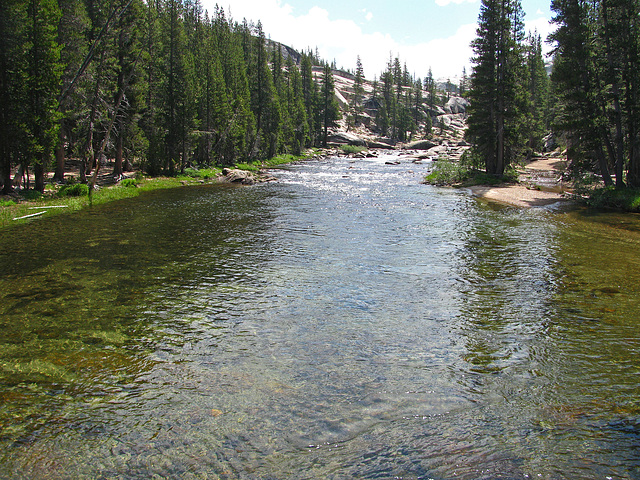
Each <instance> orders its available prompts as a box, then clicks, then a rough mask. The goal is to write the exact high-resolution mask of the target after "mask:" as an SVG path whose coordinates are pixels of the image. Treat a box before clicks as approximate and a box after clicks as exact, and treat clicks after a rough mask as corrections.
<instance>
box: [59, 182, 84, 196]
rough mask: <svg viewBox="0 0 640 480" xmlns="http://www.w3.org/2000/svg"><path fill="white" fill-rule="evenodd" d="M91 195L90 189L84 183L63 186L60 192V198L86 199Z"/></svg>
mask: <svg viewBox="0 0 640 480" xmlns="http://www.w3.org/2000/svg"><path fill="white" fill-rule="evenodd" d="M87 195H89V187H88V186H87V185H86V184H84V183H74V184H71V185H63V186H62V188H61V189H60V190H58V196H59V197H84V196H87Z"/></svg>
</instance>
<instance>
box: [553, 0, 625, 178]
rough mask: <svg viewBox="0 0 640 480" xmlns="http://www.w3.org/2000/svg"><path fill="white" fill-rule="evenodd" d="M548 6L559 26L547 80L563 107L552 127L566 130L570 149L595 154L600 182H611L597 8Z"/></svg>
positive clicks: (568, 3) (576, 3) (571, 2)
mask: <svg viewBox="0 0 640 480" xmlns="http://www.w3.org/2000/svg"><path fill="white" fill-rule="evenodd" d="M551 8H552V10H553V11H554V13H555V17H554V19H553V21H554V23H556V24H557V25H558V28H557V30H556V31H555V32H554V33H553V35H552V36H551V39H552V40H554V41H555V42H556V43H557V47H556V56H555V63H554V69H553V75H552V79H553V82H554V85H555V89H556V91H557V92H558V93H559V94H560V96H561V98H562V107H563V110H562V112H561V113H560V115H559V116H558V119H557V120H558V123H557V125H556V127H557V128H558V129H560V130H563V131H565V132H567V134H568V137H569V143H570V146H569V147H570V148H569V154H570V155H571V156H573V155H576V156H583V155H586V156H590V155H593V156H595V158H596V161H597V165H598V169H599V170H600V173H601V175H602V179H603V181H604V182H605V184H606V185H612V184H613V181H612V179H611V174H610V163H611V162H610V159H612V158H615V153H614V152H613V142H612V141H611V138H610V132H609V131H608V124H609V122H608V120H607V118H606V117H607V115H606V104H607V102H606V100H605V97H604V93H605V91H604V85H603V84H602V77H603V71H602V65H601V64H600V63H599V60H598V59H599V58H600V53H599V52H598V51H597V47H598V46H599V42H598V41H597V38H596V37H597V35H596V33H597V28H598V27H597V22H596V19H597V10H596V9H595V7H594V5H593V4H591V3H590V2H584V1H582V0H553V1H552V3H551ZM605 148H606V149H607V152H606V153H605Z"/></svg>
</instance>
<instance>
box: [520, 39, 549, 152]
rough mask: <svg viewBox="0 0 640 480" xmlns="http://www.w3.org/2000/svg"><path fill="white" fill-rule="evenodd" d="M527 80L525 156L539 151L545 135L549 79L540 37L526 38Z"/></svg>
mask: <svg viewBox="0 0 640 480" xmlns="http://www.w3.org/2000/svg"><path fill="white" fill-rule="evenodd" d="M526 56H527V58H526V60H527V78H528V91H529V98H530V102H529V115H528V117H529V119H528V121H527V122H526V129H527V136H528V142H527V156H528V157H531V155H532V154H533V152H534V151H536V150H538V149H540V147H541V143H542V138H543V137H544V135H545V134H546V133H547V127H548V125H547V124H546V116H547V115H546V112H547V102H548V97H549V77H548V75H547V71H546V69H545V66H544V59H543V57H542V39H541V37H540V35H537V34H536V35H529V37H528V38H527V54H526Z"/></svg>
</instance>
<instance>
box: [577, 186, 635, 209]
mask: <svg viewBox="0 0 640 480" xmlns="http://www.w3.org/2000/svg"><path fill="white" fill-rule="evenodd" d="M587 205H589V206H590V207H593V208H612V209H616V210H624V211H626V212H636V213H639V212H640V189H637V188H615V187H613V186H610V187H604V188H596V189H594V190H593V191H592V192H591V194H590V196H589V197H588V198H587Z"/></svg>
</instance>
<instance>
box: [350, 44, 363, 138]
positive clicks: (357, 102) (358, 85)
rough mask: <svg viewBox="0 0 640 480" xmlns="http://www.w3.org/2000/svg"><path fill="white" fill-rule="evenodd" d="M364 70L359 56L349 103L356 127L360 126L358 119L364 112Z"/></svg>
mask: <svg viewBox="0 0 640 480" xmlns="http://www.w3.org/2000/svg"><path fill="white" fill-rule="evenodd" d="M363 82H364V68H363V67H362V61H361V60H360V55H358V58H357V60H356V78H355V81H354V83H353V100H352V102H351V111H352V115H353V122H354V125H355V126H356V127H358V126H360V117H361V116H362V112H363V111H364V106H363V99H364V86H363Z"/></svg>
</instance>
